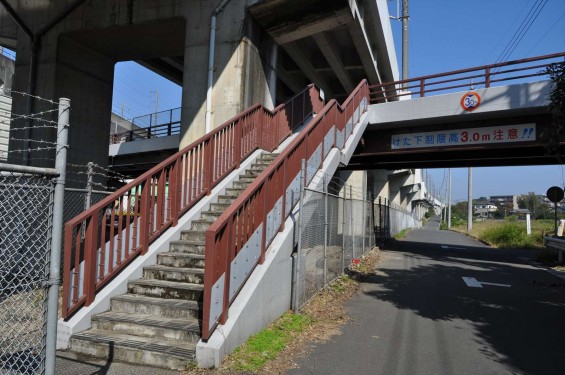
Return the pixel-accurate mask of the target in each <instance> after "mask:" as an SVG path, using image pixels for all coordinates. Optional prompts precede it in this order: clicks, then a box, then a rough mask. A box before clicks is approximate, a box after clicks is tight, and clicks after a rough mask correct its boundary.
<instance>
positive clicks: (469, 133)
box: [390, 124, 536, 150]
mask: <svg viewBox="0 0 565 375" xmlns="http://www.w3.org/2000/svg"><path fill="white" fill-rule="evenodd" d="M535 140H536V124H520V125H507V126H492V127H488V128H469V129H456V130H444V131H435V132H424V133H409V134H395V135H393V136H392V137H391V142H390V148H391V149H393V150H401V149H407V148H422V147H452V146H466V145H478V144H493V143H514V142H531V141H535Z"/></svg>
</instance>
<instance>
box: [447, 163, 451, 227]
mask: <svg viewBox="0 0 565 375" xmlns="http://www.w3.org/2000/svg"><path fill="white" fill-rule="evenodd" d="M447 175H448V177H447V181H448V183H447V189H448V190H447V228H448V229H451V168H449V169H448V172H447Z"/></svg>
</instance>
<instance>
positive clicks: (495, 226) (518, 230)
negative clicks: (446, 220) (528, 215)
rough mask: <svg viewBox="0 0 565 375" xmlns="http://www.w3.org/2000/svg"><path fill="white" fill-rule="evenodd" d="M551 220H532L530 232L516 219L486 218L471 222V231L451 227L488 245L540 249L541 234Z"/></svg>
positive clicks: (542, 246) (464, 226) (464, 228)
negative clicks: (527, 232)
mask: <svg viewBox="0 0 565 375" xmlns="http://www.w3.org/2000/svg"><path fill="white" fill-rule="evenodd" d="M551 225H553V222H552V221H551V220H532V234H530V235H528V234H526V222H524V221H516V220H486V221H481V222H476V223H473V229H472V230H471V232H467V226H466V223H465V225H459V226H453V227H452V229H453V230H455V231H457V232H461V233H465V234H468V235H469V236H471V237H474V238H476V239H478V240H480V241H483V242H485V243H487V244H489V245H490V246H494V247H498V248H505V249H542V248H544V244H543V235H544V234H545V233H547V232H549V231H551V229H552V228H551Z"/></svg>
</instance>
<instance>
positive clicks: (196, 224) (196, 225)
mask: <svg viewBox="0 0 565 375" xmlns="http://www.w3.org/2000/svg"><path fill="white" fill-rule="evenodd" d="M212 224H214V220H207V219H200V220H193V221H192V229H194V230H206V229H208V228H210V225H212Z"/></svg>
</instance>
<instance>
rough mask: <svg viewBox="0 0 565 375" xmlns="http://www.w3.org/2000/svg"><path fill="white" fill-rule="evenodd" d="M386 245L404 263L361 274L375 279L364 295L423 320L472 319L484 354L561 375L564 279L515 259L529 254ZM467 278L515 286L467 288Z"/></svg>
mask: <svg viewBox="0 0 565 375" xmlns="http://www.w3.org/2000/svg"><path fill="white" fill-rule="evenodd" d="M386 249H387V250H390V251H391V253H390V254H392V256H394V252H402V253H403V257H402V258H396V259H403V260H404V264H403V265H399V267H397V268H393V267H388V266H385V267H382V268H379V272H377V274H376V275H373V276H369V277H367V278H365V279H364V280H363V282H366V283H370V284H375V288H368V289H369V290H367V291H366V292H365V293H366V294H368V295H370V296H372V297H374V298H377V299H379V300H383V301H388V302H390V303H392V304H394V306H396V307H397V308H398V309H406V310H411V311H413V312H415V313H416V314H418V315H420V316H422V317H424V318H428V319H432V320H436V321H437V320H445V321H449V320H465V321H468V322H470V323H471V324H472V325H473V326H474V328H475V330H476V333H475V338H476V339H475V340H476V342H477V343H478V344H479V346H480V348H481V352H482V353H483V354H484V355H485V356H487V357H489V358H491V359H492V360H494V361H497V362H499V363H503V364H506V365H508V366H510V367H512V368H514V369H516V370H518V371H521V372H523V373H526V374H557V373H561V374H562V373H565V355H564V354H563V350H565V280H561V279H559V278H557V277H555V276H553V275H551V274H550V273H548V272H546V271H544V270H541V269H537V268H533V267H531V266H529V265H528V264H527V262H524V261H523V260H520V259H519V258H524V257H528V258H531V257H532V256H533V255H532V254H534V253H532V252H531V251H517V252H512V253H510V252H507V251H506V252H503V251H501V250H496V249H490V248H484V247H470V246H455V245H454V248H453V249H445V250H443V249H442V248H441V244H437V243H436V244H434V243H419V242H410V241H392V242H390V243H389V244H387V246H386ZM464 276H469V277H473V278H476V279H477V280H480V281H484V282H493V283H507V284H512V286H511V287H510V288H503V287H497V286H485V287H484V288H470V287H467V286H466V285H465V283H464V282H463V280H462V277H464ZM391 345H394V343H391ZM437 350H441V348H437Z"/></svg>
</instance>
